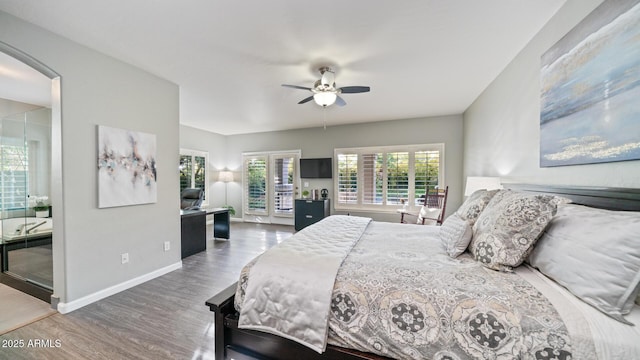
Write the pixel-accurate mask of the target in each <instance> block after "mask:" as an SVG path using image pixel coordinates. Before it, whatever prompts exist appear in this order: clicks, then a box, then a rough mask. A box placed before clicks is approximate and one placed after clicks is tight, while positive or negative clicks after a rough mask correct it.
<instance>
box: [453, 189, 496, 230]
mask: <svg viewBox="0 0 640 360" xmlns="http://www.w3.org/2000/svg"><path fill="white" fill-rule="evenodd" d="M498 191H499V190H477V191H475V192H474V193H473V194H471V195H470V196H469V197H468V198H467V200H465V201H464V203H462V205H460V207H459V208H458V210H457V211H456V214H458V216H459V217H460V218H462V219H463V220H467V221H468V222H469V224H470V225H471V226H473V224H474V223H475V222H476V220H477V219H478V216H480V213H481V212H482V210H484V208H485V207H486V206H487V204H488V203H489V201H491V198H493V196H494V195H495V194H497V193H498Z"/></svg>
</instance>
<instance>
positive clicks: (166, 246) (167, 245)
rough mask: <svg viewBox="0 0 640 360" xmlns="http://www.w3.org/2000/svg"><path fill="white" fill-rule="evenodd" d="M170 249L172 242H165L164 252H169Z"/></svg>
mask: <svg viewBox="0 0 640 360" xmlns="http://www.w3.org/2000/svg"><path fill="white" fill-rule="evenodd" d="M169 249H171V242H169V241H165V242H164V251H169Z"/></svg>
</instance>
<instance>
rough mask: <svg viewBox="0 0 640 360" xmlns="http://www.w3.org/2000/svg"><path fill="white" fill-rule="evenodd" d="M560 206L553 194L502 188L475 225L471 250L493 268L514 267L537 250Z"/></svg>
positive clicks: (476, 257) (509, 269)
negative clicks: (538, 241)
mask: <svg viewBox="0 0 640 360" xmlns="http://www.w3.org/2000/svg"><path fill="white" fill-rule="evenodd" d="M556 209H557V205H556V203H555V202H554V197H553V196H549V195H531V194H526V193H520V192H516V191H510V190H501V191H499V192H498V193H497V194H496V195H495V196H494V197H493V199H491V201H490V202H489V204H488V205H487V207H486V208H485V209H484V211H483V212H482V213H481V214H480V216H479V217H478V220H477V221H476V223H475V225H474V226H473V239H472V240H471V244H470V247H469V248H470V250H471V254H473V256H474V257H475V259H476V260H477V261H479V262H481V263H482V264H483V265H484V266H486V267H488V268H490V269H494V270H501V271H511V270H512V268H513V267H515V266H518V265H520V264H521V263H522V262H523V261H524V259H525V258H526V257H527V256H528V255H529V253H530V252H531V250H533V246H534V245H535V243H536V241H537V240H538V237H540V235H541V234H542V232H543V231H544V229H545V228H546V227H547V225H548V224H549V222H550V221H551V219H552V218H553V216H554V215H555V214H556Z"/></svg>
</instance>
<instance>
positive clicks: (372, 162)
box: [361, 153, 384, 205]
mask: <svg viewBox="0 0 640 360" xmlns="http://www.w3.org/2000/svg"><path fill="white" fill-rule="evenodd" d="M383 165H384V161H383V158H382V153H377V154H362V177H361V179H362V181H361V183H362V203H363V204H378V205H380V204H382V197H383V192H382V190H383V184H384V179H383V178H382V174H383Z"/></svg>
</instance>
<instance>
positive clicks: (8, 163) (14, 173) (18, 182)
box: [0, 139, 29, 210]
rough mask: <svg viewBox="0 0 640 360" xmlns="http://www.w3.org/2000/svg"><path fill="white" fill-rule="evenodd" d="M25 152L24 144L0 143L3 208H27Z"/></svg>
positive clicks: (26, 159) (27, 166)
mask: <svg viewBox="0 0 640 360" xmlns="http://www.w3.org/2000/svg"><path fill="white" fill-rule="evenodd" d="M4 140H5V141H6V140H7V139H4ZM27 154H28V151H27V148H26V146H25V145H21V146H15V145H9V144H2V145H1V146H0V160H1V161H0V164H2V174H1V175H2V178H1V189H2V191H1V192H0V197H1V198H0V201H2V208H3V210H13V209H25V208H27V196H28V194H27V184H28V181H29V161H28V156H27Z"/></svg>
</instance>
